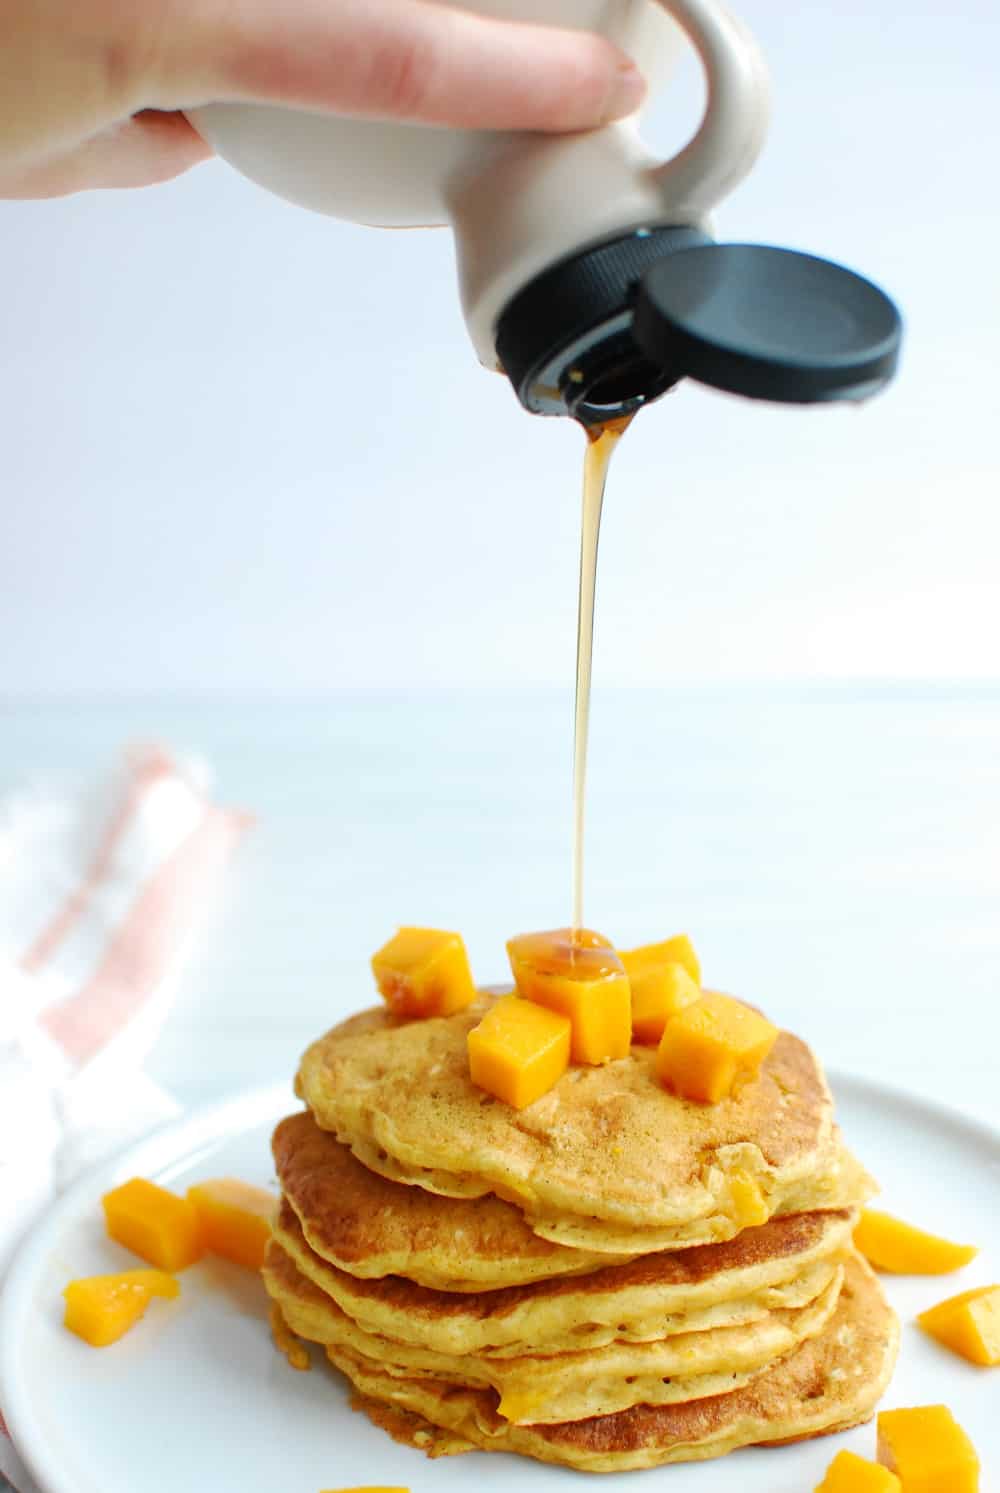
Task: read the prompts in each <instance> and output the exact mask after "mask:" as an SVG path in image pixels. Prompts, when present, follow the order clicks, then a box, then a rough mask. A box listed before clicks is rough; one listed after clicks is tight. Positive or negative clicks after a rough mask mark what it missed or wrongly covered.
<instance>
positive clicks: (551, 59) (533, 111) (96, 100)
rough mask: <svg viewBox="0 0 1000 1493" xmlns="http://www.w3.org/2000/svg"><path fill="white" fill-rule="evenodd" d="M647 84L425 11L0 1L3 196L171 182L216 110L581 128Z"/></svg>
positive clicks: (590, 46) (615, 65) (352, 2)
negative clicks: (249, 106) (261, 105)
mask: <svg viewBox="0 0 1000 1493" xmlns="http://www.w3.org/2000/svg"><path fill="white" fill-rule="evenodd" d="M643 91H644V85H643V82H642V79H641V77H640V75H639V73H638V70H637V69H636V68H635V66H634V65H633V64H632V63H631V62H630V61H629V60H628V58H626V57H625V56H623V55H622V53H621V52H619V51H618V50H617V49H616V48H615V47H614V46H612V45H611V43H610V42H607V41H604V40H603V39H601V38H599V37H595V36H590V35H588V34H586V33H583V32H571V31H560V30H555V29H552V28H549V27H538V26H530V25H518V24H514V23H511V22H505V21H497V20H492V19H487V18H485V17H482V16H478V15H474V14H471V13H470V12H468V11H464V10H458V9H452V8H451V7H450V6H449V5H447V4H440V3H435V0H3V8H2V10H0V197H56V196H62V195H63V194H65V193H69V192H76V191H81V190H83V189H86V188H89V187H136V186H147V185H151V184H152V183H154V182H161V181H167V180H169V179H170V178H171V177H174V176H177V175H179V174H180V173H181V172H182V171H186V170H187V169H188V167H190V166H193V165H195V164H196V163H197V162H198V161H201V160H204V159H205V158H206V157H207V156H209V155H211V149H210V147H209V146H208V145H207V144H206V142H205V141H204V140H202V138H201V136H200V135H198V134H197V133H196V131H195V130H194V129H193V128H192V126H191V125H190V124H189V123H188V122H187V120H186V119H185V118H184V116H183V114H181V113H180V112H177V111H179V110H182V109H185V108H191V107H194V106H195V105H197V104H202V103H208V102H211V101H213V100H220V99H242V100H258V101H261V102H266V103H278V104H290V105H298V106H300V107H303V108H308V109H325V110H329V111H331V112H332V113H336V114H351V115H369V116H375V117H379V118H383V119H384V118H391V119H401V120H412V121H421V122H423V123H425V124H440V125H452V126H462V127H467V128H472V129H518V128H520V129H536V130H553V131H558V130H578V129H587V128H590V127H592V126H594V125H598V124H603V123H606V122H607V121H609V120H611V119H615V118H618V117H620V116H622V115H625V114H629V113H631V112H632V111H633V110H634V109H636V108H637V107H638V105H639V103H640V101H641V99H642V95H643Z"/></svg>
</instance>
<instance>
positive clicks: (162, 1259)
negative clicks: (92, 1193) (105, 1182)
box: [101, 1177, 204, 1271]
mask: <svg viewBox="0 0 1000 1493" xmlns="http://www.w3.org/2000/svg"><path fill="white" fill-rule="evenodd" d="M101 1202H102V1204H103V1206H104V1220H105V1224H106V1226H107V1231H108V1233H109V1235H110V1236H111V1238H112V1239H114V1240H115V1241H116V1242H117V1243H118V1244H122V1245H124V1246H125V1248H126V1249H130V1250H131V1251H132V1253H133V1254H137V1255H139V1256H140V1257H141V1258H142V1259H144V1260H146V1261H148V1263H149V1264H150V1265H155V1266H156V1267H157V1269H159V1270H169V1271H174V1270H185V1269H186V1268H187V1266H188V1265H193V1264H194V1262H195V1260H198V1259H200V1258H201V1255H202V1252H203V1249H204V1245H203V1242H202V1237H201V1224H200V1222H199V1220H198V1214H197V1213H196V1212H195V1210H194V1208H193V1206H192V1205H191V1203H189V1202H188V1200H187V1198H181V1197H178V1196H177V1194H176V1193H173V1192H168V1191H167V1189H166V1188H165V1187H158V1186H157V1185H156V1183H155V1182H147V1181H146V1179H145V1178H144V1177H133V1178H132V1180H131V1181H130V1182H125V1183H123V1184H122V1186H121V1187H116V1188H114V1189H113V1190H112V1191H111V1192H108V1193H105V1195H104V1197H103V1198H102V1199H101Z"/></svg>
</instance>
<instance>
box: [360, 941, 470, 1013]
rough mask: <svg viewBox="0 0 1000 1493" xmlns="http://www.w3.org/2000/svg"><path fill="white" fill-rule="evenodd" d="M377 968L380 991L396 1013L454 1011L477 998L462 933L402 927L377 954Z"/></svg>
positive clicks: (376, 973) (374, 967) (375, 968)
mask: <svg viewBox="0 0 1000 1493" xmlns="http://www.w3.org/2000/svg"><path fill="white" fill-rule="evenodd" d="M372 970H373V972H374V975H375V983H376V984H377V985H378V988H379V994H380V995H381V996H382V998H383V1000H384V1001H385V1002H386V1004H387V1005H388V1007H389V1009H390V1010H391V1011H392V1012H393V1013H394V1014H395V1015H396V1016H403V1017H407V1018H411V1017H419V1016H450V1015H451V1014H452V1012H453V1011H461V1010H462V1009H463V1007H465V1006H468V1005H470V1004H471V1003H472V1001H474V1000H475V998H476V986H475V982H474V980H473V978H472V971H471V969H470V968H469V956H468V954H467V953H466V950H465V942H464V940H463V938H462V936H461V934H460V933H445V932H443V931H442V930H441V929H439V928H400V930H399V932H398V933H397V934H396V935H395V936H394V937H393V938H390V940H389V942H388V943H387V944H385V945H383V947H382V948H381V949H379V951H378V953H377V954H373V955H372Z"/></svg>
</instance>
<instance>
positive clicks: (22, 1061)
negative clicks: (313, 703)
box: [0, 747, 250, 1493]
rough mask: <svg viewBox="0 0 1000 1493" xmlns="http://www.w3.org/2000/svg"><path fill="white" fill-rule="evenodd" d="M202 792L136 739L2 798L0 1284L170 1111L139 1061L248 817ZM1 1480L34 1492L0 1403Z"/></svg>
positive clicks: (204, 788) (182, 764) (192, 770)
mask: <svg viewBox="0 0 1000 1493" xmlns="http://www.w3.org/2000/svg"><path fill="white" fill-rule="evenodd" d="M208 788H209V784H208V774H207V772H206V770H205V768H204V767H203V766H202V765H200V764H198V763H195V762H191V761H182V760H180V759H178V758H176V757H174V756H173V755H171V754H170V753H169V752H167V751H165V750H163V749H162V748H159V747H141V748H136V749H134V750H132V751H130V752H129V753H128V754H127V756H126V758H125V761H124V763H123V764H122V766H121V767H120V769H119V770H117V771H116V772H115V773H114V774H112V776H111V778H110V779H109V780H107V781H105V782H102V783H101V784H99V785H97V786H96V787H95V786H93V785H92V786H89V787H87V788H84V789H82V790H81V789H77V790H68V791H67V790H63V791H59V790H56V789H53V788H52V787H46V786H39V787H37V788H34V789H31V790H26V791H25V792H23V793H19V794H18V795H16V796H15V797H13V798H11V799H10V800H8V801H7V802H5V803H0V1280H2V1275H3V1271H4V1268H5V1265H6V1264H7V1263H8V1262H9V1259H10V1256H11V1254H12V1252H13V1250H14V1248H15V1246H16V1244H17V1241H18V1239H19V1238H20V1236H21V1235H22V1234H23V1233H24V1232H25V1230H26V1229H27V1228H28V1227H29V1226H30V1224H31V1223H32V1221H33V1220H34V1219H35V1218H36V1217H37V1216H38V1215H39V1214H40V1213H41V1212H42V1211H43V1210H44V1209H45V1207H46V1205H47V1204H48V1203H50V1202H51V1200H52V1199H53V1198H54V1197H56V1196H57V1194H58V1193H59V1192H60V1191H61V1189H62V1188H63V1187H65V1186H66V1184H67V1183H68V1182H70V1181H71V1180H72V1179H73V1178H74V1177H75V1176H76V1175H77V1174H78V1173H79V1172H81V1171H82V1170H84V1169H85V1168H86V1167H88V1166H90V1165H91V1164H93V1163H94V1162H96V1161H98V1160H99V1159H100V1158H102V1157H103V1156H106V1155H108V1154H110V1153H112V1152H113V1151H115V1150H117V1149H119V1148H120V1147H122V1146H123V1145H125V1144H126V1143H127V1142H128V1141H129V1140H131V1139H134V1138H136V1137H137V1136H139V1135H141V1134H142V1133H143V1132H145V1131H147V1130H149V1129H151V1128H153V1127H154V1126H155V1125H157V1124H161V1123H163V1122H164V1121H166V1120H168V1119H170V1118H171V1117H172V1116H173V1115H175V1114H176V1113H177V1110H178V1106H177V1104H176V1103H175V1101H174V1100H173V1099H172V1098H171V1096H170V1095H169V1094H167V1093H165V1092H164V1091H163V1090H162V1089H161V1088H159V1087H158V1086H157V1085H156V1084H155V1083H153V1082H152V1080H151V1079H149V1078H148V1077H147V1076H146V1075H145V1073H144V1072H143V1063H144V1062H145V1059H146V1056H147V1054H148V1053H149V1050H150V1048H151V1047H152V1045H153V1042H154V1041H155V1039H156V1037H157V1035H158V1033H159V1031H160V1028H161V1027H162V1025H163V1022H164V1019H165V1017H166V1015H167V1012H168V1011H169V1008H170V1001H171V995H172V989H173V984H174V977H175V975H176V974H177V972H178V969H179V966H180V964H181V962H182V959H183V956H184V953H185V950H186V949H187V948H188V947H189V945H190V942H191V939H192V936H193V934H194V932H195V931H196V929H197V926H198V923H199V921H200V918H201V915H202V913H203V911H204V909H205V908H206V906H208V905H209V904H210V902H211V899H212V893H213V891H214V890H215V889H216V888H217V886H218V884H219V881H220V878H221V876H222V873H223V870H224V868H225V865H226V863H227V861H228V859H229V857H230V855H231V854H232V852H233V850H234V848H235V846H236V844H237V843H238V841H239V840H240V838H241V836H242V835H243V833H244V831H245V830H246V828H247V827H248V824H249V822H250V821H249V819H248V816H247V815H245V814H242V813H239V812H236V811H233V810H231V809H225V808H220V807H218V806H217V805H216V804H214V803H213V802H212V799H211V798H210V796H209V791H208ZM0 1474H2V1475H5V1476H6V1477H7V1478H8V1479H9V1481H10V1483H11V1484H12V1485H13V1486H14V1488H16V1489H17V1490H18V1493H37V1489H36V1487H35V1485H34V1484H33V1483H32V1481H31V1478H30V1476H29V1474H28V1472H27V1469H26V1468H25V1467H24V1466H23V1465H22V1463H21V1461H20V1459H19V1458H18V1456H17V1452H16V1449H15V1447H14V1445H13V1443H12V1441H11V1439H10V1435H9V1432H8V1430H7V1427H6V1425H5V1423H4V1419H3V1406H2V1404H0ZM2 1486H3V1484H2V1482H0V1487H2Z"/></svg>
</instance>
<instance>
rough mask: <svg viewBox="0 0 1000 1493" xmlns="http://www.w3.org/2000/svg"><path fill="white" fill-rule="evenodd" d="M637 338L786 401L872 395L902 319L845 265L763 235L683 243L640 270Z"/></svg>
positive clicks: (724, 385) (691, 366) (677, 361)
mask: <svg viewBox="0 0 1000 1493" xmlns="http://www.w3.org/2000/svg"><path fill="white" fill-rule="evenodd" d="M632 335H633V337H634V338H635V340H636V342H637V343H638V345H639V347H640V348H641V349H642V352H643V353H644V354H645V356H646V357H647V358H649V359H650V360H651V361H653V362H654V363H658V364H659V365H661V366H663V367H668V368H671V369H674V370H676V371H677V372H678V373H679V374H681V375H683V376H687V377H689V378H694V379H697V380H698V381H699V382H700V383H703V384H710V385H712V386H713V387H714V388H716V389H725V390H727V391H728V392H730V393H733V394H742V395H744V396H746V397H747V398H750V399H770V400H776V401H779V402H781V403H785V404H812V403H819V402H821V401H825V400H836V399H864V398H866V397H867V396H868V395H869V394H874V393H875V392H877V390H878V389H880V388H881V387H882V386H883V385H884V384H886V383H887V382H888V381H889V379H891V377H892V375H893V373H894V371H895V368H896V364H897V362H898V359H899V348H900V342H901V338H902V319H901V317H900V314H899V312H898V310H897V309H896V307H895V305H894V304H893V302H892V301H891V300H890V299H889V297H888V296H887V295H886V294H885V293H884V291H882V290H880V289H879V288H878V286H876V285H873V284H872V283H871V281H870V280H865V279H864V278H863V277H862V276H860V275H856V274H854V273H853V271H851V270H848V269H844V268H843V266H841V265H838V264H832V263H831V262H830V261H829V260H826V259H817V258H815V257H814V256H813V255H811V254H799V253H796V252H795V251H793V250H791V249H773V248H767V247H765V246H763V245H759V244H704V245H700V246H698V247H692V248H681V249H678V250H677V251H676V252H675V253H672V254H669V255H667V256H666V257H664V258H663V259H661V260H660V261H659V262H658V263H657V264H655V265H653V266H652V267H651V268H650V269H648V270H647V271H646V272H645V274H644V275H643V277H642V281H641V285H640V288H639V294H638V299H637V301H636V307H635V319H634V322H633V327H632Z"/></svg>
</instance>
